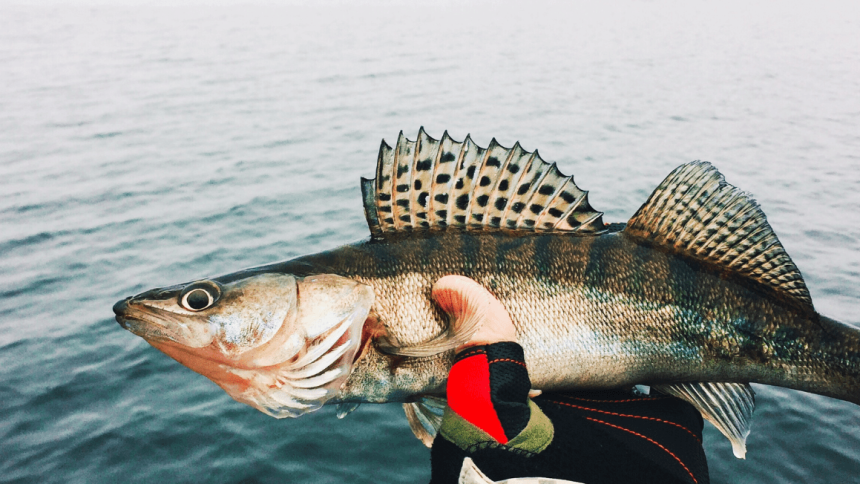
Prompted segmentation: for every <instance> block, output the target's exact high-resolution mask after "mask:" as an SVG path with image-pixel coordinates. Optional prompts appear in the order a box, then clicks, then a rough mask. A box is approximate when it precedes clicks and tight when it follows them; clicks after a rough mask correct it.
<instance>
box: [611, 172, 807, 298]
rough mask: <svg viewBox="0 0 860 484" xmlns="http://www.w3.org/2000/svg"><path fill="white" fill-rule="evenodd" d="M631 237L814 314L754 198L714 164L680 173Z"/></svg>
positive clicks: (633, 224)
mask: <svg viewBox="0 0 860 484" xmlns="http://www.w3.org/2000/svg"><path fill="white" fill-rule="evenodd" d="M624 232H625V233H626V234H629V235H632V236H634V237H638V238H641V239H645V240H647V241H649V242H651V243H652V244H654V245H657V246H662V247H665V248H667V249H670V250H672V251H673V252H676V253H679V254H681V255H686V256H689V257H692V258H695V259H699V260H703V261H706V262H709V263H711V264H714V265H715V266H718V267H725V268H726V269H730V270H732V271H734V272H736V273H738V274H741V275H743V276H745V277H747V278H750V279H752V280H755V281H758V282H759V283H762V284H764V285H766V286H769V287H771V288H773V289H775V290H777V291H778V292H780V293H782V294H786V295H788V296H790V297H791V298H793V299H794V300H795V301H797V302H799V303H800V304H801V305H802V306H803V307H805V308H808V309H812V299H811V298H810V296H809V290H807V288H806V283H804V282H803V277H801V275H800V270H798V268H797V266H795V265H794V262H792V261H791V258H790V257H789V256H788V254H787V253H786V252H785V249H784V248H783V247H782V244H780V242H779V239H777V237H776V234H774V233H773V229H771V227H770V225H769V224H768V223H767V217H765V215H764V213H763V212H762V211H761V209H760V208H759V206H758V203H756V202H755V200H753V199H752V198H751V197H750V196H749V194H747V193H744V192H742V191H740V190H739V189H737V188H736V187H734V186H732V185H729V184H728V183H726V181H725V179H724V178H723V175H722V174H721V173H720V172H719V171H717V169H716V168H714V167H713V166H712V165H711V164H710V163H707V162H701V161H694V162H692V163H687V164H685V165H681V166H679V167H678V168H676V169H675V170H674V171H672V173H670V174H669V176H667V177H666V179H665V180H663V182H662V183H660V185H659V186H658V187H657V188H656V189H655V190H654V193H652V194H651V197H650V198H648V201H647V202H645V204H644V205H642V207H640V208H639V210H638V211H637V212H636V213H635V214H634V215H633V218H631V219H630V221H629V222H628V223H627V227H626V228H625V229H624Z"/></svg>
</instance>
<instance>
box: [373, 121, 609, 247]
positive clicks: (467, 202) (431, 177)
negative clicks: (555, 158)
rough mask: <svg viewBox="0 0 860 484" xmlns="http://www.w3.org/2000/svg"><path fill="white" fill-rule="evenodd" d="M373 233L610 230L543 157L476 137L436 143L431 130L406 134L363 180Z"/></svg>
mask: <svg viewBox="0 0 860 484" xmlns="http://www.w3.org/2000/svg"><path fill="white" fill-rule="evenodd" d="M361 189H362V198H363V200H364V212H365V215H366V217H367V224H368V226H369V227H370V232H371V235H372V236H373V237H374V238H377V239H378V238H384V237H385V234H388V233H394V232H407V231H420V230H446V229H449V228H454V229H458V230H511V231H525V232H573V233H576V234H582V235H594V234H598V233H602V232H604V231H605V230H606V227H605V225H604V224H603V218H602V215H603V213H601V212H597V211H595V210H594V209H593V208H591V205H590V204H589V203H588V192H585V191H582V190H580V189H579V187H577V186H576V184H574V182H573V177H567V176H564V175H563V174H561V173H560V172H559V171H558V169H557V168H556V166H555V164H554V163H553V164H552V165H550V164H549V163H547V162H545V161H543V160H542V159H541V158H540V155H538V153H537V151H535V152H533V153H530V152H528V151H525V150H524V149H523V148H522V147H521V146H520V145H519V143H517V144H515V145H514V146H513V148H505V147H503V146H501V145H500V144H499V143H498V142H496V140H495V139H494V140H492V141H491V142H490V145H489V146H488V147H487V148H486V149H484V148H481V147H479V146H477V145H476V144H475V143H474V142H473V141H472V140H471V138H470V137H468V136H467V137H466V139H465V140H464V141H463V142H456V141H454V140H452V139H451V138H450V137H449V136H448V132H447V131H446V132H445V134H443V135H442V139H441V140H435V139H433V138H431V137H430V136H428V135H427V133H426V132H425V131H424V128H421V130H419V132H418V140H417V141H409V140H407V139H406V137H404V136H403V132H402V131H401V133H400V136H399V137H398V139H397V143H396V145H395V147H394V148H391V147H390V146H388V145H387V144H386V143H385V141H383V142H382V145H381V146H380V148H379V158H378V161H377V165H376V178H375V179H372V180H368V179H364V178H363V179H362V183H361Z"/></svg>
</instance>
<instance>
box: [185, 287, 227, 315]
mask: <svg viewBox="0 0 860 484" xmlns="http://www.w3.org/2000/svg"><path fill="white" fill-rule="evenodd" d="M220 297H221V288H220V287H218V286H217V285H216V284H215V283H213V282H209V281H199V282H195V283H193V284H189V285H188V287H186V288H185V289H184V290H183V291H182V293H181V294H180V295H179V304H180V305H181V306H182V307H183V308H185V309H187V310H189V311H202V310H204V309H206V308H209V307H212V305H213V304H215V302H216V301H218V299H219V298H220Z"/></svg>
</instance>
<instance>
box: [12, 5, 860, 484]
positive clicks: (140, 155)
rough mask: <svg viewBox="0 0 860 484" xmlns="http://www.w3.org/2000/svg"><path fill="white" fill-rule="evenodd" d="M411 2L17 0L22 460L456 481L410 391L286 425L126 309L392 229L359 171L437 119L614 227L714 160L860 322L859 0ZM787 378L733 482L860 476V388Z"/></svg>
mask: <svg viewBox="0 0 860 484" xmlns="http://www.w3.org/2000/svg"><path fill="white" fill-rule="evenodd" d="M222 3H223V2H222ZM405 4H406V2H387V3H386V4H377V5H376V6H368V7H363V8H355V7H347V6H345V5H330V6H326V7H307V6H291V7H287V6H281V7H277V6H265V5H263V6H254V7H248V6H233V5H230V4H229V3H228V4H224V5H221V6H218V7H211V6H202V5H201V6H194V7H186V8H172V7H157V6H139V5H133V4H127V5H121V6H112V5H95V6H87V5H82V4H77V5H62V4H60V5H57V4H45V5H41V6H27V7H15V6H9V5H4V6H2V7H0V65H2V66H3V68H2V69H0V133H2V134H0V415H2V419H0V456H3V457H2V458H0V481H3V482H39V483H43V482H56V483H61V482H63V483H65V482H82V483H83V482H86V483H112V482H129V483H132V482H225V483H238V482H244V483H256V482H260V483H264V482H266V483H267V482H315V483H325V482H357V483H370V482H386V483H389V482H390V483H398V482H404V483H406V482H410V483H411V482H421V481H426V480H427V479H428V477H429V476H428V470H429V453H428V451H427V450H426V449H424V448H423V447H422V446H421V445H420V444H419V443H418V441H417V440H415V439H414V438H413V437H412V436H411V433H410V432H409V429H408V427H407V425H406V423H405V419H404V418H403V416H402V412H401V410H400V408H399V406H398V405H390V406H372V405H365V406H363V407H361V408H360V409H359V410H358V411H356V412H355V413H354V414H352V415H350V416H349V417H348V418H347V419H345V420H343V421H338V420H337V419H336V418H335V416H334V413H333V411H332V410H331V409H323V410H321V411H320V412H317V413H315V414H311V415H307V416H304V417H302V418H300V419H297V420H285V421H278V420H274V419H271V418H270V417H267V416H265V415H263V414H261V413H259V412H257V411H255V410H253V409H251V408H250V407H246V406H243V405H240V404H238V403H235V402H233V401H232V400H231V399H230V398H229V397H228V396H227V395H226V394H225V393H224V392H222V391H221V390H220V389H218V388H217V387H215V385H213V384H212V383H210V382H209V381H208V380H206V379H205V378H203V377H201V376H199V375H196V374H194V373H192V372H191V371H189V370H187V369H186V368H184V367H182V366H180V365H179V364H177V363H175V362H173V361H172V360H170V359H168V358H166V357H165V356H163V355H162V354H160V353H158V352H157V351H156V350H154V349H153V348H151V347H149V346H148V345H147V344H146V343H145V342H144V341H143V340H142V339H140V338H137V337H135V336H133V335H131V334H130V333H127V332H125V331H123V330H121V328H120V327H119V326H118V325H116V323H115V322H114V320H113V317H112V313H111V310H110V308H111V306H112V304H113V303H114V302H115V301H116V300H117V299H120V298H121V297H124V296H127V295H130V294H134V293H137V292H139V291H142V290H144V289H147V288H149V287H153V286H160V285H166V284H172V283H176V282H180V281H187V280H190V279H194V278H199V277H203V276H206V275H214V274H219V273H225V272H232V271H234V270H238V269H240V268H244V267H247V266H252V265H257V264H263V263H267V262H272V261H275V260H280V259H286V258H290V257H294V256H297V255H300V254H303V253H307V252H313V251H318V250H321V249H326V248H331V247H335V246H337V245H339V244H343V243H347V242H351V241H354V240H357V239H360V238H362V237H365V236H366V235H367V228H366V226H365V223H364V220H363V215H362V210H361V203H360V197H359V189H358V179H359V176H362V175H363V176H372V174H373V167H374V162H375V159H376V150H377V148H378V143H379V140H380V138H382V137H385V138H387V139H388V140H389V142H393V141H394V139H395V138H396V136H397V133H398V132H399V130H401V129H403V130H404V131H405V132H406V133H407V134H409V135H410V136H414V135H415V134H416V133H417V131H418V127H419V126H421V125H423V126H425V127H426V129H427V130H428V132H429V133H430V134H431V135H433V136H436V137H438V136H441V134H442V132H443V130H445V129H447V130H449V132H450V133H451V134H452V136H454V137H455V139H462V138H463V137H465V135H466V134H467V133H469V132H471V133H472V136H473V138H474V139H475V140H476V141H477V142H478V143H479V144H481V145H484V146H486V144H487V143H488V142H489V140H490V139H491V137H493V136H495V137H497V139H498V140H499V141H500V142H501V143H502V144H503V145H506V146H509V145H511V144H513V143H514V141H516V140H519V141H520V142H521V143H522V144H523V146H524V147H525V148H527V149H530V150H531V149H535V148H539V149H540V150H541V154H542V155H543V157H544V158H545V159H548V160H554V161H558V162H559V165H560V167H561V168H562V171H563V172H565V173H574V174H575V175H576V180H577V183H578V184H579V185H580V186H581V187H583V188H585V189H587V190H591V194H590V199H591V202H592V205H593V206H594V207H596V208H598V209H600V210H603V211H605V212H606V217H605V218H606V220H609V221H624V220H626V219H627V218H628V217H629V216H630V215H631V214H632V213H633V212H634V211H635V210H636V208H638V206H639V205H640V204H641V203H642V202H643V201H644V200H645V199H646V198H647V196H648V194H649V193H650V191H651V190H652V189H653V187H654V186H656V184H657V183H658V182H659V181H660V180H661V179H662V178H663V177H664V176H665V175H666V174H668V173H669V171H671V170H672V169H673V168H674V167H675V166H677V165H679V164H681V163H683V162H686V161H689V160H693V159H706V160H709V161H712V162H713V163H714V164H716V166H718V167H719V168H720V169H721V170H722V171H723V173H725V174H726V176H727V178H728V180H729V181H730V182H732V183H733V184H735V185H737V186H740V187H742V188H744V189H745V190H749V191H750V192H752V193H753V194H754V195H755V196H756V198H757V199H758V200H759V202H760V203H761V205H762V207H763V208H764V211H765V213H767V214H768V216H769V220H770V222H771V224H772V225H773V227H774V229H775V230H776V232H777V234H779V236H780V239H781V240H782V242H783V243H784V245H785V247H786V249H787V250H788V252H789V254H791V255H792V256H793V258H794V260H795V262H796V263H797V265H798V266H799V267H800V269H801V270H802V271H803V274H804V276H805V278H806V281H807V283H808V285H809V288H810V292H811V293H812V296H813V299H814V301H815V305H816V308H817V309H818V310H819V311H820V312H822V313H824V314H827V315H829V316H831V317H833V318H835V319H839V320H843V321H846V322H849V323H852V324H855V325H856V324H858V323H860V318H858V316H857V311H856V309H857V308H858V307H860V196H858V195H857V193H858V191H860V158H858V153H860V130H858V126H860V94H858V93H860V49H857V46H858V43H857V39H860V15H858V13H860V12H858V7H857V6H856V5H844V6H840V5H823V6H822V5H818V4H816V3H814V2H807V3H792V4H789V3H785V2H779V3H777V2H774V3H768V4H762V5H757V6H756V5H752V6H751V5H747V4H745V3H739V4H727V3H725V2H719V5H716V4H714V5H711V4H709V3H703V2H668V1H662V0H660V1H654V2H632V1H627V2H616V3H613V5H612V6H606V7H599V8H598V7H594V6H591V7H588V8H585V7H583V6H567V7H564V6H558V5H541V4H534V5H531V6H530V7H529V8H528V9H518V8H515V7H500V6H496V5H492V6H491V5H489V4H487V5H474V6H470V7H462V6H455V5H452V4H447V3H441V4H438V5H435V4H430V3H426V4H422V5H419V6H409V7H406V6H405ZM757 391H758V392H759V393H758V394H759V398H758V403H759V407H758V410H757V412H756V418H755V421H754V427H753V433H752V435H751V437H750V439H749V453H748V457H747V460H746V461H739V460H736V459H734V457H732V454H731V451H730V448H729V446H728V444H727V443H726V442H724V440H723V439H722V438H721V437H720V436H718V435H717V434H716V432H715V431H714V430H713V429H712V428H710V427H708V429H707V433H706V449H707V452H708V457H709V462H710V466H711V470H712V479H713V481H714V482H717V483H730V482H731V483H754V482H755V483H764V482H767V483H772V482H778V483H793V482H822V483H823V482H853V481H856V479H857V477H856V476H857V475H858V471H860V465H858V457H860V456H858V453H860V450H858V449H860V425H858V423H860V410H858V407H857V406H855V405H852V404H847V403H844V402H838V401H835V400H830V399H827V398H824V397H818V396H814V395H807V394H802V393H800V392H793V391H788V390H781V389H772V388H765V387H757Z"/></svg>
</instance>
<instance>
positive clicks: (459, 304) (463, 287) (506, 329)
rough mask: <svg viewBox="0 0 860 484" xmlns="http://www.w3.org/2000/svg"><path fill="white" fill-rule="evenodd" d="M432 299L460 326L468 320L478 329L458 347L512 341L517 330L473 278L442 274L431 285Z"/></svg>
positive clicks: (497, 302)
mask: <svg viewBox="0 0 860 484" xmlns="http://www.w3.org/2000/svg"><path fill="white" fill-rule="evenodd" d="M432 295H433V299H434V300H435V301H436V303H437V304H438V305H439V307H440V308H441V309H442V310H443V311H445V312H446V313H448V315H449V316H450V317H451V318H452V319H453V320H454V321H455V326H460V324H461V323H463V322H465V320H467V319H468V320H472V321H473V322H474V323H476V324H477V325H478V330H477V331H476V332H475V333H474V334H473V335H472V338H471V339H470V340H469V341H468V342H467V343H466V344H464V345H462V346H460V347H459V348H458V350H459V349H462V348H466V347H468V346H474V345H481V344H490V343H496V342H499V341H516V340H517V333H516V330H515V329H514V324H513V322H512V321H511V318H510V316H509V315H508V312H507V310H505V307H504V306H502V303H500V302H499V300H498V299H496V298H495V297H494V296H493V295H492V294H491V293H490V292H489V291H487V290H486V289H485V288H484V287H483V286H481V285H480V284H478V283H477V282H475V281H473V280H472V279H469V278H468V277H463V276H445V277H443V278H441V279H439V280H438V281H436V284H434V285H433V290H432Z"/></svg>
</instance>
